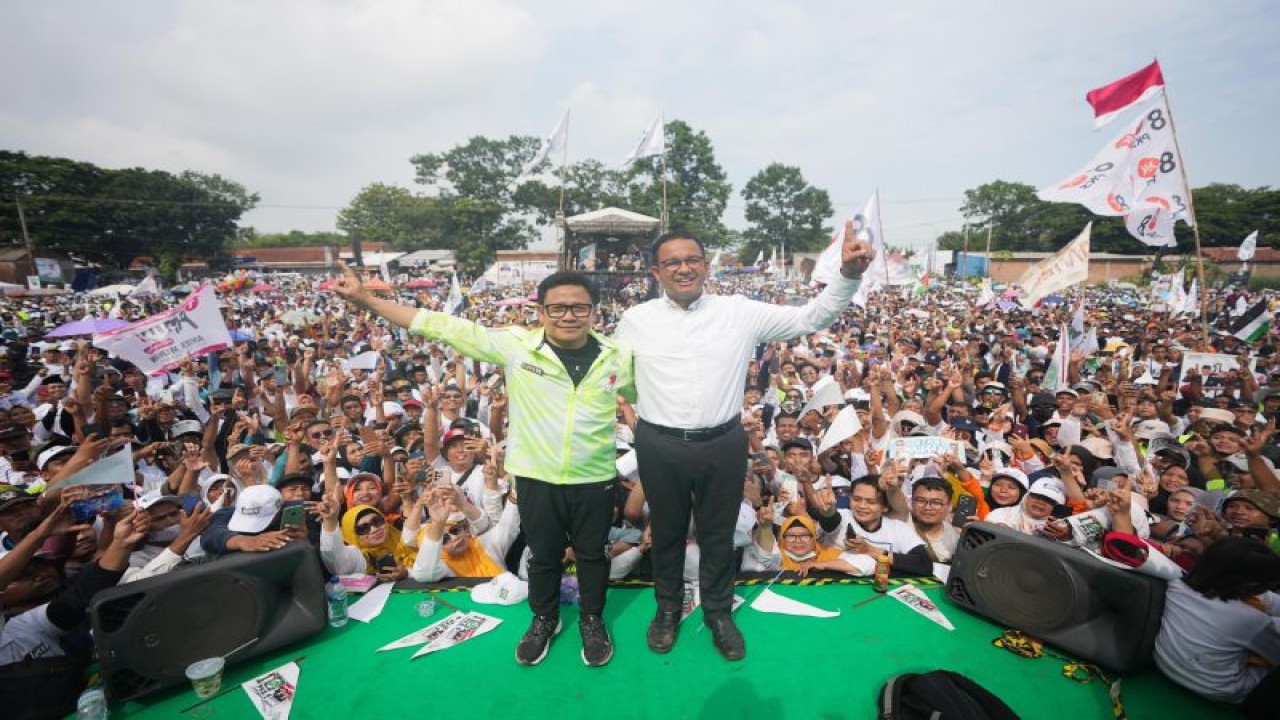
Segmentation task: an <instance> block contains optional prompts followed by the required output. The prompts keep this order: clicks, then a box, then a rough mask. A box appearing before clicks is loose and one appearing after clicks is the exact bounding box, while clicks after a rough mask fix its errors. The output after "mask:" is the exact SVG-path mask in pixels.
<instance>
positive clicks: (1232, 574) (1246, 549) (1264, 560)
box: [1184, 537, 1280, 600]
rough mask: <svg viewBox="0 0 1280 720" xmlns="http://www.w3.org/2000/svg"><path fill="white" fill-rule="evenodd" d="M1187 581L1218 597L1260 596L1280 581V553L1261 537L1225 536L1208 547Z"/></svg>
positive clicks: (1234, 598)
mask: <svg viewBox="0 0 1280 720" xmlns="http://www.w3.org/2000/svg"><path fill="white" fill-rule="evenodd" d="M1184 582H1186V583H1187V585H1188V586H1189V587H1190V588H1191V589H1192V590H1195V591H1196V592H1198V593H1200V594H1201V595H1203V596H1205V597H1207V598H1213V599H1218V600H1240V599H1243V598H1246V597H1249V596H1251V595H1258V594H1261V593H1263V592H1265V591H1267V590H1270V589H1272V588H1274V587H1275V586H1276V585H1277V584H1278V583H1280V555H1276V554H1275V553H1274V552H1272V551H1271V548H1269V547H1267V546H1266V545H1265V544H1264V543H1260V542H1258V541H1257V540H1250V539H1247V538H1235V537H1227V538H1223V539H1221V540H1216V541H1214V542H1213V543H1212V544H1210V545H1209V547H1208V548H1206V549H1205V551H1204V554H1203V555H1201V556H1200V559H1199V560H1197V561H1196V566H1195V567H1194V568H1192V570H1191V572H1190V573H1188V574H1187V577H1186V578H1185V580H1184Z"/></svg>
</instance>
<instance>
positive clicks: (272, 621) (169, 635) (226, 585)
mask: <svg viewBox="0 0 1280 720" xmlns="http://www.w3.org/2000/svg"><path fill="white" fill-rule="evenodd" d="M324 581H325V574H324V571H323V569H322V568H321V566H320V560H319V557H318V556H317V555H316V551H315V550H314V549H313V548H312V547H311V546H310V545H309V544H307V543H305V542H295V543H290V544H289V546H288V547H287V548H285V549H284V550H276V551H273V552H267V553H236V554H233V555H228V556H227V557H224V558H222V559H219V560H215V561H213V562H208V563H203V564H200V565H196V566H194V567H189V568H178V569H177V570H174V571H173V572H170V573H167V574H164V575H159V576H157V577H153V578H148V579H146V580H140V581H138V582H133V583H128V584H126V585H121V586H119V587H115V588H112V589H110V590H104V591H103V592H100V593H98V594H97V595H96V596H94V599H93V604H92V605H91V606H90V607H89V619H90V622H91V624H92V626H93V634H94V638H95V641H96V644H97V649H98V659H99V667H100V670H101V672H102V684H103V687H104V689H105V690H106V693H107V699H108V701H110V702H111V703H112V704H116V703H121V702H124V701H126V700H131V699H133V698H137V697H142V696H143V695H147V694H149V693H152V692H155V691H157V690H160V689H162V688H166V687H169V686H170V685H175V684H178V683H185V682H187V679H186V675H185V670H186V668H187V666H188V665H190V664H191V663H193V662H196V661H197V660H204V659H206V658H211V657H221V656H223V655H225V654H227V653H228V652H230V651H231V650H233V649H235V648H236V647H238V646H240V645H241V644H244V643H249V644H248V645H247V646H246V647H245V649H244V650H242V651H240V652H237V653H236V655H235V657H234V658H232V659H231V660H229V661H228V663H229V665H234V664H235V663H239V662H243V661H245V660H248V659H250V658H253V657H256V656H258V655H261V654H263V653H267V652H270V651H272V650H275V649H276V648H279V647H281V646H284V645H287V644H289V643H291V642H295V641H298V640H301V639H303V638H306V637H310V636H311V635H314V634H316V633H318V632H320V631H321V630H323V629H324V627H325V625H326V624H327V622H328V604H327V602H326V601H325V597H324ZM250 641H253V642H250Z"/></svg>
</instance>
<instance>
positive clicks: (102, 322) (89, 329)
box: [45, 318, 129, 338]
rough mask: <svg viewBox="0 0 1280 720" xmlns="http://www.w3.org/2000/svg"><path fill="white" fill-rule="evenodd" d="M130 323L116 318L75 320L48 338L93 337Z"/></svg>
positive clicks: (62, 326) (62, 325)
mask: <svg viewBox="0 0 1280 720" xmlns="http://www.w3.org/2000/svg"><path fill="white" fill-rule="evenodd" d="M128 324H129V323H128V322H126V321H124V320H119V319H116V318H84V319H83V320H73V321H71V322H69V323H63V324H61V325H59V326H58V327H56V328H54V329H53V330H51V331H49V334H47V335H45V337H46V338H60V337H71V336H73V335H92V334H94V333H100V332H106V331H108V330H114V329H115V328H118V327H123V326H125V325H128Z"/></svg>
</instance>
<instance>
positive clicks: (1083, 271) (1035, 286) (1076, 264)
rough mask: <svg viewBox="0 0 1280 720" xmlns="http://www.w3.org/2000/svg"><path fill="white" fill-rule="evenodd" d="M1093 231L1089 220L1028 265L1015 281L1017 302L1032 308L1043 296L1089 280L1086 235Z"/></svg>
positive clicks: (1087, 240) (1087, 238) (1087, 239)
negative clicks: (1055, 248) (1069, 238)
mask: <svg viewBox="0 0 1280 720" xmlns="http://www.w3.org/2000/svg"><path fill="white" fill-rule="evenodd" d="M1092 230H1093V223H1092V222H1091V223H1089V224H1088V225H1085V226H1084V230H1081V231H1080V234H1079V235H1077V236H1076V239H1075V240H1072V241H1071V242H1070V243H1068V244H1067V246H1066V247H1064V248H1062V249H1061V250H1059V251H1058V252H1056V253H1054V254H1053V255H1050V256H1049V257H1047V258H1045V259H1044V260H1041V261H1040V262H1038V263H1036V264H1035V265H1032V266H1031V267H1029V268H1027V270H1026V272H1024V273H1022V277H1020V278H1018V282H1017V284H1018V285H1019V286H1020V287H1021V288H1022V290H1023V294H1022V296H1021V297H1020V298H1018V300H1019V302H1021V303H1022V304H1023V305H1026V306H1027V307H1031V306H1032V305H1035V304H1036V302H1037V301H1038V300H1040V298H1042V297H1044V296H1046V295H1052V294H1053V293H1055V292H1057V291H1059V290H1063V289H1066V288H1068V287H1071V286H1072V285H1075V284H1076V283H1082V282H1084V281H1085V280H1086V279H1088V277H1089V236H1090V233H1091V232H1092Z"/></svg>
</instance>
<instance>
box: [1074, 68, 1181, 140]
mask: <svg viewBox="0 0 1280 720" xmlns="http://www.w3.org/2000/svg"><path fill="white" fill-rule="evenodd" d="M1161 92H1164V74H1163V73H1161V72H1160V61H1159V60H1156V61H1154V62H1152V63H1151V64H1150V65H1148V66H1146V67H1144V68H1142V69H1141V70H1139V71H1138V72H1136V73H1133V74H1132V75H1126V76H1125V77H1122V78H1120V79H1119V80H1116V81H1115V82H1113V83H1111V84H1109V85H1103V86H1102V87H1100V88H1095V89H1093V90H1090V91H1089V92H1087V93H1085V96H1084V98H1085V100H1086V101H1088V103H1089V105H1091V106H1092V107H1093V126H1094V127H1095V128H1100V127H1102V126H1103V125H1106V124H1107V123H1109V122H1111V121H1112V120H1114V119H1115V117H1116V116H1117V115H1119V114H1120V113H1122V112H1124V111H1125V110H1128V109H1129V108H1131V107H1133V106H1134V105H1138V104H1141V103H1144V102H1146V101H1147V100H1150V99H1151V98H1152V97H1154V96H1155V95H1156V94H1157V93H1161Z"/></svg>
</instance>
